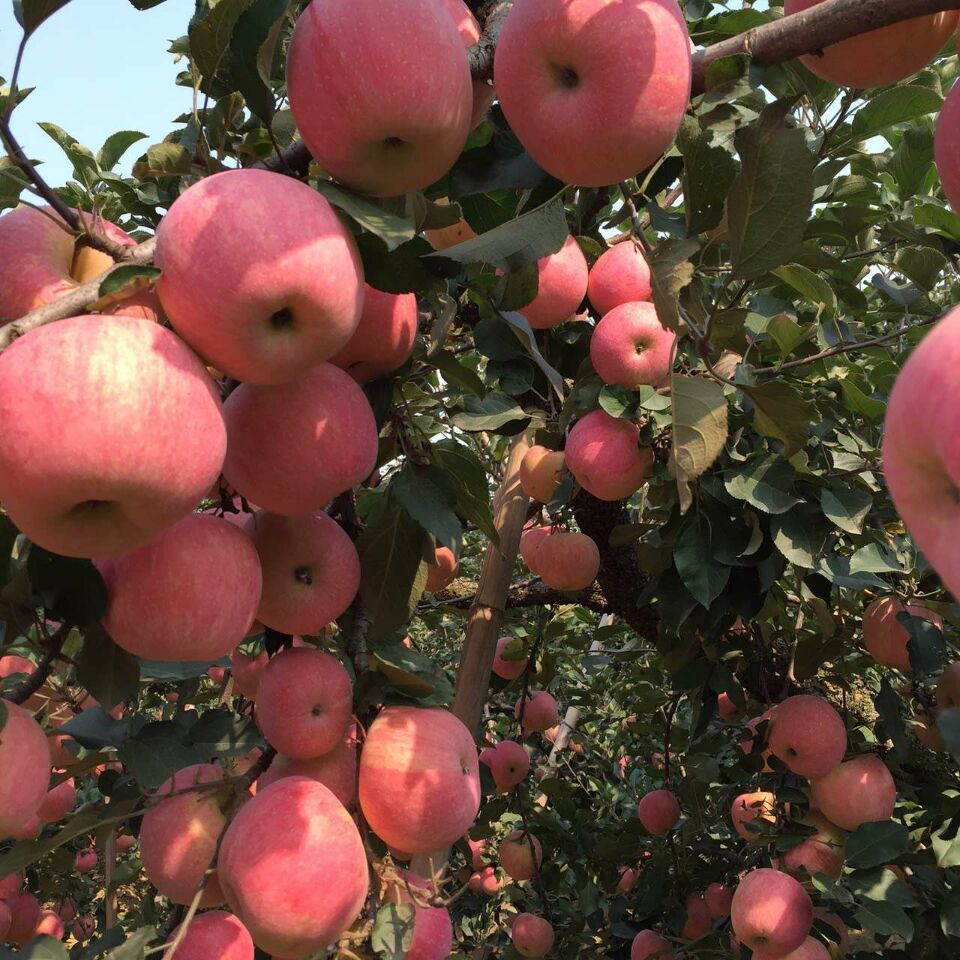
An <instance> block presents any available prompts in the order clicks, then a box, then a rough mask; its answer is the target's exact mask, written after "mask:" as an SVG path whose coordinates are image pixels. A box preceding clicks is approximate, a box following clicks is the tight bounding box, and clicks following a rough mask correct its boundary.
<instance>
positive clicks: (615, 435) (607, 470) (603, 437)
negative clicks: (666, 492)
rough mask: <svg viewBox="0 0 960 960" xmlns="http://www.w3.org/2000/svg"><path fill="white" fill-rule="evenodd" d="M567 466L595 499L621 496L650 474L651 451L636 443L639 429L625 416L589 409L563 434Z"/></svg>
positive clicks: (637, 486)
mask: <svg viewBox="0 0 960 960" xmlns="http://www.w3.org/2000/svg"><path fill="white" fill-rule="evenodd" d="M565 453H566V463H567V469H568V470H569V471H570V472H571V473H572V474H573V477H574V479H575V480H576V481H577V483H579V484H580V486H581V487H583V489H584V490H586V491H587V493H590V494H592V495H593V496H595V497H596V498H597V499H598V500H611V501H612V500H625V499H626V498H627V497H630V496H632V495H633V494H634V493H636V492H637V490H639V489H640V487H641V486H642V485H643V482H644V481H645V480H646V478H647V477H648V476H649V475H650V470H651V468H652V467H653V459H654V458H653V451H652V450H651V449H650V448H649V447H641V446H640V430H639V429H638V428H637V425H636V424H634V423H631V422H630V421H629V420H621V419H619V418H617V417H611V416H610V414H609V413H607V412H606V411H604V410H593V411H591V412H590V413H588V414H587V415H586V416H585V417H581V418H580V419H579V420H578V421H577V422H576V423H575V424H574V425H573V429H572V430H571V431H570V434H569V436H568V437H567V446H566V451H565Z"/></svg>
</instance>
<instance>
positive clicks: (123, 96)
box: [0, 0, 194, 186]
mask: <svg viewBox="0 0 960 960" xmlns="http://www.w3.org/2000/svg"><path fill="white" fill-rule="evenodd" d="M193 9H194V2H193V0H166V2H164V3H161V4H160V5H159V6H158V7H154V8H153V9H152V10H144V11H138V10H135V9H134V8H133V7H132V6H131V5H130V3H129V0H71V2H70V3H68V4H67V5H66V6H65V7H64V8H63V9H62V10H60V11H59V12H57V13H56V14H54V15H53V16H52V17H51V18H50V19H49V20H47V21H46V23H44V24H43V25H42V26H41V27H40V28H39V29H38V30H37V31H36V33H34V35H33V36H32V37H31V38H30V41H29V43H28V44H27V52H26V57H25V59H24V63H23V68H22V69H21V73H20V85H21V86H22V87H29V86H33V87H36V88H37V89H36V90H35V91H34V92H33V93H32V94H31V95H30V96H29V97H28V98H27V99H26V100H25V101H24V102H23V103H22V104H21V105H20V106H19V107H18V108H17V111H16V113H15V114H14V116H13V132H14V134H15V135H16V136H17V138H18V139H19V140H20V142H21V143H22V144H23V146H24V149H25V150H26V151H27V153H28V154H29V155H30V156H31V157H33V158H34V159H37V160H42V161H44V163H43V167H42V168H41V169H42V171H43V174H44V176H45V177H46V179H47V181H48V182H49V183H51V184H52V185H53V186H59V185H61V184H63V183H64V182H65V181H66V179H67V178H68V177H69V176H70V164H69V163H68V162H67V161H66V158H64V157H63V155H62V154H61V153H60V149H59V148H58V147H57V145H56V144H55V143H54V142H53V141H52V140H51V139H50V138H49V137H48V136H47V135H46V134H45V133H44V132H43V131H42V130H40V129H39V127H37V123H38V122H40V121H49V122H51V123H55V124H57V125H58V126H61V127H63V129H64V130H66V131H67V132H68V133H69V134H70V135H71V136H73V137H76V139H77V140H79V141H80V142H81V143H82V144H84V145H85V146H87V147H90V148H91V149H92V150H94V151H96V150H97V149H99V147H100V145H101V144H102V143H103V141H104V140H105V139H106V138H107V137H108V136H109V135H110V134H111V133H114V132H116V131H117V130H140V131H141V132H143V133H145V134H147V135H148V137H149V139H147V140H144V141H142V142H141V143H139V144H136V145H134V146H133V147H132V148H131V149H130V150H129V152H128V153H127V154H126V155H125V156H124V158H123V160H122V161H121V163H120V168H119V169H120V172H121V173H124V174H127V173H129V172H130V167H131V165H132V163H133V161H134V160H135V159H136V157H137V156H138V155H139V154H140V153H142V152H143V150H145V149H146V147H147V146H149V145H150V144H151V143H156V142H157V141H159V140H162V139H163V137H164V135H165V134H166V133H168V132H169V131H170V130H171V129H172V128H173V124H172V120H173V118H174V117H176V116H177V115H178V114H179V113H181V112H183V111H186V110H188V109H189V107H190V100H191V97H190V91H189V89H187V88H184V87H177V86H176V85H175V84H174V78H175V77H176V75H177V73H178V71H179V67H177V66H176V65H175V64H174V62H173V57H172V56H171V55H170V54H169V53H167V47H168V46H169V45H170V44H169V41H170V40H172V39H174V38H175V37H178V36H181V35H183V34H185V33H186V32H187V24H188V22H189V20H190V16H191V14H192V13H193ZM20 36H21V31H20V27H19V25H18V24H17V21H16V20H15V19H14V16H13V4H12V3H11V0H0V77H4V78H5V81H9V79H10V74H11V72H12V71H13V62H14V58H15V56H16V50H17V45H18V44H19V42H20Z"/></svg>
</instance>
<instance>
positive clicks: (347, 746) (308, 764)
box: [257, 737, 357, 811]
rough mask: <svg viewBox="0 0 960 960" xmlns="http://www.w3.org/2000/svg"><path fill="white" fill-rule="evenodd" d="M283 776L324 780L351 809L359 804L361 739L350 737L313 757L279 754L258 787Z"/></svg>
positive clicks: (329, 788) (327, 786)
mask: <svg viewBox="0 0 960 960" xmlns="http://www.w3.org/2000/svg"><path fill="white" fill-rule="evenodd" d="M283 777H309V778H310V779H311V780H316V781H317V783H322V784H323V785H324V786H325V787H326V788H327V789H328V790H329V791H330V792H331V793H332V794H333V795H334V796H335V797H336V798H337V799H338V800H339V801H340V802H341V803H342V804H343V805H344V807H346V809H347V810H351V811H352V810H353V809H354V808H355V807H356V805H357V743H356V741H355V740H352V739H350V738H349V737H347V738H344V739H343V740H341V741H340V743H338V744H337V745H336V746H335V747H334V748H333V749H332V750H330V751H329V752H328V753H324V754H321V755H320V756H319V757H312V758H311V759H309V760H291V759H290V758H289V757H282V756H278V757H277V758H276V759H275V760H274V761H273V763H271V764H270V766H269V767H268V768H267V771H266V772H265V773H264V774H263V775H262V776H261V777H260V779H259V780H258V781H257V789H258V790H262V789H263V788H264V787H269V786H270V784H271V783H274V782H275V781H277V780H280V779H282V778H283Z"/></svg>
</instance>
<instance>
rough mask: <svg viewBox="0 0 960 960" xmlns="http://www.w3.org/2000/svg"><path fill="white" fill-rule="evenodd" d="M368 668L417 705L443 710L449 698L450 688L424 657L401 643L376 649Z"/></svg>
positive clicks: (451, 696)
mask: <svg viewBox="0 0 960 960" xmlns="http://www.w3.org/2000/svg"><path fill="white" fill-rule="evenodd" d="M372 657H373V667H372V669H374V670H377V671H379V672H380V673H382V674H383V675H384V676H385V677H386V678H387V679H388V680H389V681H390V684H391V686H392V687H394V689H396V690H397V691H398V692H399V693H401V694H403V695H404V696H405V697H409V698H410V699H412V700H417V701H419V702H420V703H421V704H425V705H430V706H436V707H445V706H447V705H448V704H449V703H450V701H451V700H452V699H453V685H452V684H451V683H450V681H449V680H448V679H447V678H446V677H445V676H444V674H443V672H442V671H441V670H440V668H439V667H438V666H437V665H436V664H435V663H434V662H433V661H432V660H430V659H429V658H428V657H425V656H424V655H423V654H422V653H419V652H418V651H416V650H411V649H409V648H407V647H405V646H404V645H403V644H402V643H389V644H384V645H382V646H378V647H377V649H376V650H374V651H373V653H372Z"/></svg>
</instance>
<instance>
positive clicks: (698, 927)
mask: <svg viewBox="0 0 960 960" xmlns="http://www.w3.org/2000/svg"><path fill="white" fill-rule="evenodd" d="M686 909H687V919H686V921H685V922H684V924H683V929H682V930H681V931H680V936H681V937H683V939H684V940H699V939H700V938H701V937H705V936H706V935H707V934H708V933H709V932H710V930H711V928H712V927H713V918H712V917H711V916H710V908H709V907H708V906H707V904H706V902H705V901H704V899H703V897H700V896H698V895H697V894H695V893H691V894H690V895H689V896H688V897H687V901H686Z"/></svg>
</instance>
